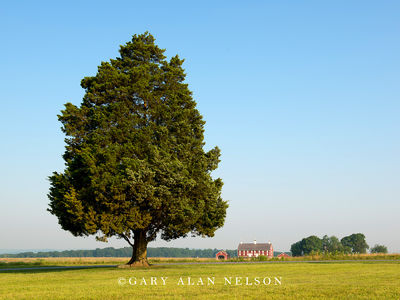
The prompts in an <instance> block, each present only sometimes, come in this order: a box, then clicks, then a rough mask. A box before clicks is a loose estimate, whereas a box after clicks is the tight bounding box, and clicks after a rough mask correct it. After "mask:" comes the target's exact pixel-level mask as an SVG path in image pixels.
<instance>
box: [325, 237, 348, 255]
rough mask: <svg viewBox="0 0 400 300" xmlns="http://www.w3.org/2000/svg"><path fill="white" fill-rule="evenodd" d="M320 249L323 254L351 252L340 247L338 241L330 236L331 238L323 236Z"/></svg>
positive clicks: (346, 248) (340, 244)
mask: <svg viewBox="0 0 400 300" xmlns="http://www.w3.org/2000/svg"><path fill="white" fill-rule="evenodd" d="M322 249H323V251H324V252H328V253H332V252H351V249H350V248H349V247H345V246H343V245H342V243H341V242H340V240H339V239H338V238H337V237H336V236H334V235H332V236H331V237H329V236H327V235H324V236H323V237H322Z"/></svg>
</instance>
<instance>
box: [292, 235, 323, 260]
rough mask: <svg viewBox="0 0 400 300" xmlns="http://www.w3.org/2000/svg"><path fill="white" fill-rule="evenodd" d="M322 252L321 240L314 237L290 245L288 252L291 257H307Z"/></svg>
mask: <svg viewBox="0 0 400 300" xmlns="http://www.w3.org/2000/svg"><path fill="white" fill-rule="evenodd" d="M322 251H323V248H322V240H321V239H320V238H319V237H317V236H315V235H311V236H309V237H307V238H304V239H302V240H301V241H298V242H296V243H294V244H292V246H291V247H290V252H292V255H293V256H303V255H308V254H310V253H311V252H322Z"/></svg>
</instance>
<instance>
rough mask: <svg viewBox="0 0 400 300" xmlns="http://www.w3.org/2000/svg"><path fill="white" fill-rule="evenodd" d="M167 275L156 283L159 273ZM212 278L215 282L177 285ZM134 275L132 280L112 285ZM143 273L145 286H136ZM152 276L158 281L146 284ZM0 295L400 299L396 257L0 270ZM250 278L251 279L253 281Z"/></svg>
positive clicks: (50, 297)
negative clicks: (163, 282)
mask: <svg viewBox="0 0 400 300" xmlns="http://www.w3.org/2000/svg"><path fill="white" fill-rule="evenodd" d="M161 276H162V277H168V279H167V284H166V285H165V286H163V285H161V284H160V283H161V279H160V277H161ZM188 276H190V277H191V278H192V279H193V280H194V281H195V282H197V281H198V279H199V278H200V277H201V278H202V279H203V281H204V282H205V283H206V282H207V281H206V280H207V277H215V285H208V286H207V285H204V286H201V285H194V286H187V285H184V286H181V285H180V286H178V285H177V282H178V280H179V277H183V278H184V280H187V277H188ZM225 276H226V277H229V276H231V277H233V278H234V277H242V282H244V281H245V279H244V278H245V277H249V278H250V280H251V281H252V280H253V278H254V277H260V278H263V277H271V278H272V279H273V277H275V276H276V277H278V278H281V280H282V284H281V285H279V284H277V285H274V281H272V283H271V284H270V285H263V284H261V285H258V286H255V285H252V286H246V285H240V286H235V285H234V284H233V283H234V281H233V282H232V285H231V286H229V285H224V277H225ZM130 277H136V278H137V280H138V284H136V285H130V284H129V283H126V284H124V285H119V284H118V279H119V278H125V279H126V280H127V279H128V278H130ZM142 277H144V278H145V280H146V282H147V284H148V285H146V286H145V285H140V284H139V283H140V280H141V278H142ZM151 277H157V280H158V285H153V286H151V285H149V284H150V278H151ZM0 283H1V284H0V299H324V298H328V299H400V262H399V261H390V262H377V261H362V262H344V263H343V262H342V263H339V262H329V263H282V264H281V263H277V264H229V265H170V266H152V267H150V268H141V269H117V268H105V269H80V270H51V271H46V270H39V271H22V270H17V271H11V272H3V273H0ZM253 283H254V282H253Z"/></svg>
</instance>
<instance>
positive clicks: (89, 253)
mask: <svg viewBox="0 0 400 300" xmlns="http://www.w3.org/2000/svg"><path fill="white" fill-rule="evenodd" d="M220 250H221V249H189V248H168V247H160V248H147V256H148V257H205V258H211V257H212V258H214V257H215V255H216V254H217V253H218V251H220ZM224 251H226V252H227V253H228V254H229V255H230V256H231V257H237V250H224ZM280 253H281V252H274V256H277V255H278V254H280ZM286 253H288V254H290V252H286ZM131 256H132V248H131V247H124V248H119V249H115V248H113V247H108V248H103V249H100V248H97V249H94V250H64V251H47V252H23V253H17V254H0V257H10V258H11V257H15V258H18V257H20V258H23V257H131Z"/></svg>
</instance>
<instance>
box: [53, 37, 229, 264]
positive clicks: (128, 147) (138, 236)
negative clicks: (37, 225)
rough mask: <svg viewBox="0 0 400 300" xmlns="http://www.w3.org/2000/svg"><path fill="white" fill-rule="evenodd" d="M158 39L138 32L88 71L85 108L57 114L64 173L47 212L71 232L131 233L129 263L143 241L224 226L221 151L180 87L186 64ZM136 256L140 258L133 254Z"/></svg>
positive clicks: (141, 251)
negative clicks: (208, 142)
mask: <svg viewBox="0 0 400 300" xmlns="http://www.w3.org/2000/svg"><path fill="white" fill-rule="evenodd" d="M154 41H155V39H154V38H153V36H152V35H150V34H148V33H145V34H142V35H134V36H133V38H132V41H130V42H128V43H127V44H126V45H123V46H121V48H120V50H119V52H120V57H117V58H116V59H111V60H110V62H102V63H101V65H100V66H99V67H98V72H97V74H96V76H92V77H85V78H84V79H83V80H82V82H81V86H82V88H84V89H85V92H86V93H85V95H84V97H83V102H82V103H81V105H80V106H75V105H73V104H71V103H67V104H66V105H65V109H64V110H63V111H62V114H61V115H60V116H59V120H60V121H61V123H62V125H63V127H62V130H63V132H64V133H65V134H66V136H67V138H66V139H65V141H66V144H67V145H66V151H65V154H64V156H63V158H64V160H65V164H66V169H65V170H64V172H63V173H57V172H54V173H53V175H52V176H51V177H50V183H51V187H50V193H49V199H50V205H49V206H50V208H49V211H50V212H51V213H52V214H54V215H56V216H57V217H58V220H59V223H60V225H61V227H62V228H63V229H64V230H68V231H70V232H71V233H72V234H74V235H75V236H86V235H92V234H97V235H98V239H99V240H102V241H106V240H107V238H109V237H111V236H117V237H119V238H123V239H125V240H126V241H127V242H128V243H129V244H130V245H131V246H132V247H133V248H134V255H133V256H132V258H133V260H134V261H135V260H138V259H140V260H145V256H146V248H147V243H148V242H150V241H152V240H154V239H155V238H156V237H157V235H158V234H160V236H161V238H163V239H165V240H171V239H176V238H179V237H184V236H186V235H188V234H191V235H201V236H213V235H214V232H215V230H216V229H218V228H220V227H221V226H223V224H224V220H225V215H226V209H227V206H228V205H227V202H226V201H224V200H222V198H221V188H222V180H221V179H219V178H218V179H213V178H212V177H211V172H212V171H213V170H215V169H216V168H217V166H218V163H219V156H220V150H219V149H218V148H217V147H215V148H213V149H211V150H210V151H208V152H205V151H204V150H203V146H204V141H203V140H204V136H203V133H204V124H205V122H204V121H203V118H202V116H201V115H200V113H199V111H198V110H197V109H196V102H195V101H194V100H193V98H192V93H191V91H190V90H189V89H188V85H187V84H186V83H184V81H185V76H186V75H185V73H184V69H183V68H182V64H183V60H182V59H180V58H179V57H178V56H174V57H172V58H171V59H170V60H169V61H167V60H166V57H165V56H164V54H163V53H164V51H165V50H163V49H160V48H159V47H158V46H157V45H155V43H154ZM135 255H136V256H135Z"/></svg>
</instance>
